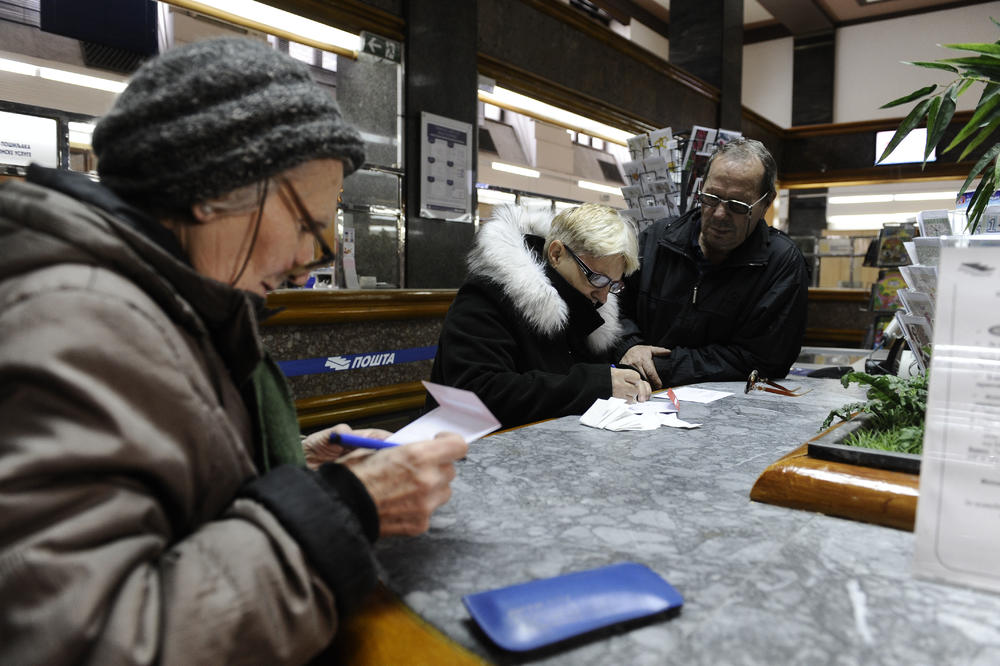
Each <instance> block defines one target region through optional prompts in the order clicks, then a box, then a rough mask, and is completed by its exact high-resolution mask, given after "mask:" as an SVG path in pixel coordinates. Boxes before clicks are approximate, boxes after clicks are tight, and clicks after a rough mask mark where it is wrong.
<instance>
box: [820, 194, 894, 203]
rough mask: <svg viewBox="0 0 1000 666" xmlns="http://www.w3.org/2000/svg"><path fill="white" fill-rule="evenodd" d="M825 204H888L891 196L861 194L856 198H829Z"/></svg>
mask: <svg viewBox="0 0 1000 666" xmlns="http://www.w3.org/2000/svg"><path fill="white" fill-rule="evenodd" d="M826 201H827V203H831V204H866V203H889V202H891V201H892V195H891V194H862V195H858V196H846V197H830V198H828V199H827V200H826Z"/></svg>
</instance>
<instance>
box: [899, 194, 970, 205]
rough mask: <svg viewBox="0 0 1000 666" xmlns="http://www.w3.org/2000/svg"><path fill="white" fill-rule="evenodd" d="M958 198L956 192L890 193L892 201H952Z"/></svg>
mask: <svg viewBox="0 0 1000 666" xmlns="http://www.w3.org/2000/svg"><path fill="white" fill-rule="evenodd" d="M957 198H958V192H912V193H907V194H894V195H892V200H893V201H941V200H947V201H951V202H953V203H954V201H955V199H957Z"/></svg>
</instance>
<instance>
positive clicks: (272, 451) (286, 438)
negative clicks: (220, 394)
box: [250, 352, 306, 473]
mask: <svg viewBox="0 0 1000 666" xmlns="http://www.w3.org/2000/svg"><path fill="white" fill-rule="evenodd" d="M250 381H251V382H252V383H253V393H254V399H255V400H256V401H257V410H256V413H257V432H259V433H260V445H261V446H260V450H259V461H258V463H259V464H260V466H261V472H262V473H264V472H267V471H269V470H270V469H272V468H274V467H277V466H278V465H282V464H285V463H291V464H296V465H305V462H306V458H305V454H304V453H303V452H302V437H301V433H300V431H299V421H298V418H297V416H296V414H295V403H294V402H293V401H292V392H291V390H290V389H289V388H288V382H287V381H285V375H284V373H283V372H281V368H279V367H278V364H277V363H275V362H274V360H273V359H272V358H271V355H270V354H268V353H267V352H265V353H264V358H262V359H261V361H260V363H258V364H257V367H256V368H254V371H253V373H251V375H250Z"/></svg>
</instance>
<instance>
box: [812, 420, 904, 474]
mask: <svg viewBox="0 0 1000 666" xmlns="http://www.w3.org/2000/svg"><path fill="white" fill-rule="evenodd" d="M868 422H869V419H868V417H867V415H865V414H859V415H855V416H854V417H853V418H851V419H849V420H847V421H841V422H840V423H838V424H835V425H834V426H832V427H830V428H828V429H827V430H826V431H825V432H823V433H822V434H821V435H819V436H818V437H817V438H815V439H813V440H811V441H810V442H809V449H808V451H809V457H811V458H818V459H820V460H831V461H834V462H842V463H848V464H850V465H862V466H864V467H874V468H876V469H887V470H892V471H894V472H908V473H910V474H920V456H919V455H916V454H913V453H897V452H895V451H883V450H881V449H868V448H864V447H861V446H848V445H846V444H842V443H841V442H843V441H844V440H845V439H846V438H847V437H848V436H849V435H851V434H853V433H854V432H855V431H856V430H859V429H862V428H865V427H868Z"/></svg>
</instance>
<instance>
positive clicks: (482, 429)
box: [386, 381, 500, 444]
mask: <svg viewBox="0 0 1000 666" xmlns="http://www.w3.org/2000/svg"><path fill="white" fill-rule="evenodd" d="M421 383H422V384H423V385H424V388H426V389H427V392H428V393H430V394H431V397H433V398H434V399H435V400H437V403H438V406H437V407H435V408H434V409H432V410H431V411H429V412H427V413H426V414H424V415H423V416H421V417H420V418H419V419H417V420H416V421H414V422H413V423H410V424H409V425H407V426H405V427H403V428H400V429H399V430H397V431H396V432H395V433H393V434H392V436H390V437H387V438H386V441H387V442H394V443H396V444H409V443H410V442H419V441H422V440H425V439H434V435H436V434H438V433H439V432H442V431H445V430H447V431H448V432H455V433H458V434H459V435H461V436H462V437H463V438H464V439H465V443H466V444H471V443H472V442H474V441H476V440H477V439H479V438H480V437H483V436H485V435H488V434H489V433H491V432H493V431H494V430H496V429H497V428H499V427H500V421H498V420H497V417H495V416H493V412H491V411H490V409H489V407H487V406H486V405H484V404H483V401H482V400H480V399H479V396H477V395H476V394H475V393H473V392H472V391H466V390H465V389H460V388H455V387H453V386H443V385H441V384H435V383H433V382H427V381H425V382H421Z"/></svg>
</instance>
